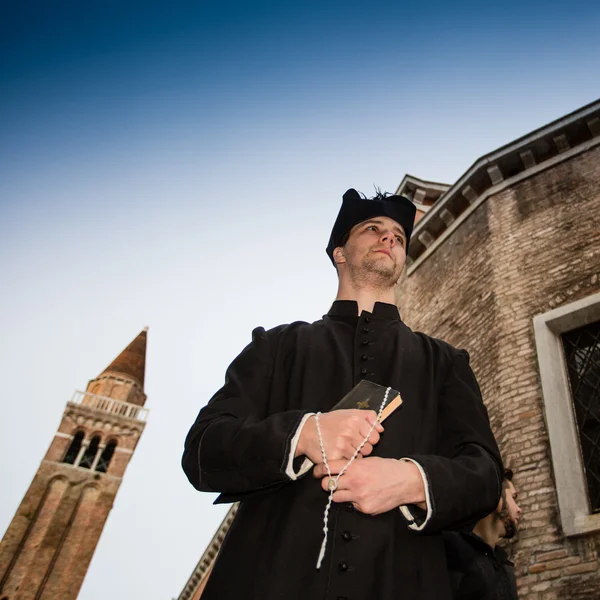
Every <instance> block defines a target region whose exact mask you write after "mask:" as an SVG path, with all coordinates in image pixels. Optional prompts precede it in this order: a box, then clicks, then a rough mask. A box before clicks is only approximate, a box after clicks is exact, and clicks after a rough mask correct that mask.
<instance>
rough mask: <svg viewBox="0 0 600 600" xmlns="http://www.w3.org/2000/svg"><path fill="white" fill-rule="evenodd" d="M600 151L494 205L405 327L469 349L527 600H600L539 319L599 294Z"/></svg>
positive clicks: (443, 259)
mask: <svg viewBox="0 0 600 600" xmlns="http://www.w3.org/2000/svg"><path fill="white" fill-rule="evenodd" d="M599 278H600V149H599V148H597V147H596V148H593V149H591V150H588V151H587V152H585V153H583V154H580V155H577V156H575V157H573V158H571V159H570V160H568V161H565V162H562V163H559V164H557V165H555V166H553V167H551V168H550V169H547V170H545V171H542V172H540V173H538V174H536V175H534V176H532V177H530V178H529V179H526V180H523V181H521V182H519V183H517V184H515V185H514V186H512V187H510V188H508V189H505V190H504V191H502V192H500V193H498V194H496V195H494V196H492V197H490V198H489V199H488V200H487V201H486V202H484V203H483V204H482V205H480V206H479V207H478V208H477V209H476V210H475V211H474V213H473V214H472V215H470V217H469V218H468V219H467V220H466V221H465V222H463V223H462V224H461V225H460V226H459V228H458V229H457V230H456V231H455V232H454V233H453V234H452V235H451V236H450V238H448V239H447V240H446V241H445V242H444V243H443V244H442V245H441V246H440V247H439V248H438V249H437V250H436V251H435V252H434V253H433V255H432V256H430V257H429V258H428V259H427V260H426V261H425V262H424V263H422V264H421V265H420V266H419V267H418V268H417V269H416V270H415V271H414V272H413V273H412V274H411V275H410V276H408V277H407V276H406V275H405V276H404V278H403V280H402V281H401V283H400V286H399V290H398V293H399V305H400V307H401V312H402V316H403V318H404V319H405V321H406V322H407V323H408V324H409V325H410V326H411V327H412V328H413V329H415V330H421V331H425V332H426V333H429V334H431V335H434V336H436V337H440V338H442V339H445V340H447V341H449V342H450V343H452V344H454V345H456V346H459V347H463V348H466V349H467V350H468V351H469V353H470V355H471V364H472V366H473V369H474V371H475V373H476V375H477V377H478V380H479V383H480V385H481V389H482V393H483V397H484V399H485V402H486V405H487V407H488V411H489V413H490V419H491V422H492V427H493V428H494V432H495V434H496V437H497V439H498V443H499V445H500V449H501V451H502V453H503V456H504V458H505V462H506V464H507V465H508V466H510V467H511V468H513V469H514V470H515V485H516V487H517V489H518V491H519V504H520V505H521V507H522V509H523V517H522V522H521V529H520V533H519V535H518V537H517V538H516V539H515V540H514V541H513V542H511V544H510V547H509V552H510V553H511V554H512V557H513V560H514V561H515V564H516V572H517V577H518V585H519V593H520V596H521V598H522V599H525V600H556V599H558V598H560V599H561V600H575V599H577V600H580V599H583V598H585V599H590V598H600V573H599V572H598V550H599V547H600V534H596V535H594V534H592V535H586V536H583V537H580V538H570V539H565V538H563V536H562V532H561V527H560V516H559V514H558V507H557V499H556V492H555V485H554V479H553V471H552V463H551V458H550V448H549V443H548V435H547V432H546V426H545V421H544V418H545V416H544V410H543V401H542V392H541V387H540V381H539V373H538V365H537V356H536V351H535V342H534V335H533V323H532V319H533V317H534V316H535V315H537V314H540V313H543V312H547V311H548V310H551V309H552V308H556V307H558V306H561V305H564V304H567V303H569V302H572V301H574V300H577V299H579V298H584V297H586V296H588V295H590V294H592V293H596V292H598V291H600V282H599Z"/></svg>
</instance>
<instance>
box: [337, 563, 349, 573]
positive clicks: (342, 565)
mask: <svg viewBox="0 0 600 600" xmlns="http://www.w3.org/2000/svg"><path fill="white" fill-rule="evenodd" d="M338 568H339V570H340V571H347V570H348V563H347V562H344V561H342V562H341V563H340V564H339V565H338Z"/></svg>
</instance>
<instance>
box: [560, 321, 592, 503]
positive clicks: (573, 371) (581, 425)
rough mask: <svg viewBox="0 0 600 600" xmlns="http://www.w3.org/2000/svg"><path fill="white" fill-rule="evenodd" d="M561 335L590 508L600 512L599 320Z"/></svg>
mask: <svg viewBox="0 0 600 600" xmlns="http://www.w3.org/2000/svg"><path fill="white" fill-rule="evenodd" d="M561 337H562V342H563V347H564V350H565V358H566V361H567V368H568V371H569V381H570V384H571V397H572V399H573V406H574V408H575V417H576V419H577V427H578V429H579V442H580V445H581V454H582V457H583V464H584V468H585V476H586V479H587V486H588V493H589V499H590V509H591V511H592V512H600V321H599V322H597V323H590V324H589V325H585V326H584V327H580V328H579V329H574V330H573V331H569V332H567V333H563V334H562V336H561Z"/></svg>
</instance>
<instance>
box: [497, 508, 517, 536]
mask: <svg viewBox="0 0 600 600" xmlns="http://www.w3.org/2000/svg"><path fill="white" fill-rule="evenodd" d="M497 518H498V520H499V521H501V522H502V525H503V526H504V535H503V536H502V537H503V538H504V539H505V540H510V539H511V538H514V537H515V535H516V534H517V523H516V522H515V520H514V519H513V518H512V517H511V516H510V512H509V511H508V509H507V508H503V509H502V510H501V511H500V512H499V513H498V517H497Z"/></svg>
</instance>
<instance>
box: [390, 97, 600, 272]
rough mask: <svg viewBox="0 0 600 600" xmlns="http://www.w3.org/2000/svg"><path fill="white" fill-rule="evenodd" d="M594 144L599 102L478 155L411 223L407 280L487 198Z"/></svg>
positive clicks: (599, 130)
mask: <svg viewBox="0 0 600 600" xmlns="http://www.w3.org/2000/svg"><path fill="white" fill-rule="evenodd" d="M598 143H600V100H598V101H596V102H593V103H591V104H588V105H587V106H584V107H583V108H581V109H579V110H576V111H575V112H572V113H571V114H569V115H566V116H564V117H562V118H560V119H557V120H556V121H553V122H552V123H550V124H548V125H546V126H544V127H541V128H540V129H537V130H535V131H533V132H532V133H530V134H528V135H525V136H523V137H521V138H519V139H517V140H515V141H514V142H511V143H510V144H507V145H506V146H503V147H501V148H499V149H498V150H495V151H494V152H491V153H489V154H486V155H485V156H483V157H481V158H480V159H479V160H477V161H476V162H475V163H474V164H473V166H472V167H471V168H470V169H469V170H468V171H467V172H466V173H465V174H464V175H463V176H462V177H461V178H460V179H459V180H458V181H457V182H456V183H455V184H454V185H452V186H451V187H449V188H448V189H447V191H445V192H444V193H442V194H441V195H440V196H439V198H438V199H437V201H436V202H435V204H433V206H431V208H430V209H429V210H428V211H427V212H426V214H424V215H423V217H422V218H421V219H420V221H419V222H418V223H417V224H416V225H415V228H414V231H413V235H412V239H411V244H410V249H409V252H408V257H407V266H408V272H407V274H408V276H410V275H411V274H412V273H414V271H415V270H416V269H417V268H418V267H419V265H421V264H422V263H423V262H424V261H425V260H427V258H429V257H430V256H431V255H432V254H433V253H434V252H435V250H436V249H437V248H438V247H439V246H440V245H441V244H443V242H444V240H446V239H447V238H448V237H449V236H450V235H451V234H452V232H453V231H455V230H456V228H457V227H458V225H459V224H460V223H462V222H464V221H465V220H466V218H467V217H468V216H469V215H470V214H472V213H473V211H474V210H475V209H476V208H477V207H478V206H479V205H480V204H482V203H483V202H484V201H485V200H486V199H487V198H489V197H490V196H492V195H493V194H496V193H498V192H499V191H501V190H502V189H505V188H506V187H509V186H510V185H514V184H515V183H516V182H518V181H521V180H523V179H526V178H527V177H531V176H532V175H534V174H536V173H539V172H540V171H543V170H544V169H547V168H549V167H551V166H554V165H556V164H558V163H559V162H563V161H565V160H568V159H569V158H571V157H573V156H575V155H577V154H579V153H581V152H584V151H586V150H588V149H590V148H592V147H594V146H596V145H597V144H598ZM409 179H413V180H416V178H414V177H411V176H409V175H407V176H405V178H404V179H403V181H402V183H401V184H400V186H399V188H398V189H400V188H401V187H402V186H403V185H405V186H406V184H405V182H407V181H408V180H409ZM417 181H420V180H417ZM421 183H427V182H421ZM436 185H438V186H439V185H443V184H436Z"/></svg>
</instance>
